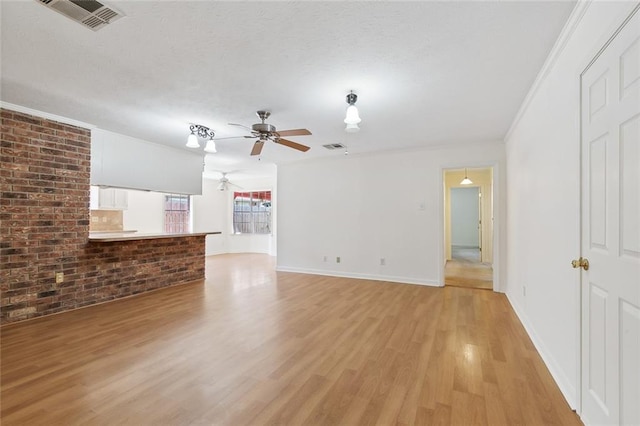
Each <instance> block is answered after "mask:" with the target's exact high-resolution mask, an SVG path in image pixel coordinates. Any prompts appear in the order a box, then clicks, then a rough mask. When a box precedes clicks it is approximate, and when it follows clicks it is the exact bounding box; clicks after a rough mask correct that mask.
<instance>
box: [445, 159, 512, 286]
mask: <svg viewBox="0 0 640 426" xmlns="http://www.w3.org/2000/svg"><path fill="white" fill-rule="evenodd" d="M452 164H454V163H452ZM464 167H467V168H487V169H491V170H492V179H491V191H492V193H493V194H492V195H493V197H492V198H493V203H492V206H491V208H492V211H493V226H492V228H493V235H492V245H493V247H492V252H493V254H492V257H493V260H492V262H491V266H492V269H493V276H492V279H493V288H492V290H493V291H494V292H496V293H504V292H505V288H506V286H503V285H502V282H501V281H500V280H501V278H500V264H501V255H500V254H501V252H500V235H501V234H500V228H501V226H502V225H501V221H502V220H503V218H502V216H501V215H500V206H501V203H502V201H501V197H502V193H501V192H500V189H499V188H500V161H495V162H491V163H483V162H477V163H475V162H466V163H464V164H462V165H459V164H458V163H455V165H441V166H440V178H439V181H438V184H439V186H440V200H439V202H438V208H439V211H440V212H439V215H438V220H439V226H440V231H441V232H440V237H441V241H440V246H439V248H438V263H439V265H440V269H439V271H438V280H439V282H440V284H439V286H444V275H445V266H446V263H447V262H446V259H445V255H444V252H445V248H444V245H445V244H444V243H445V233H446V229H445V223H444V222H445V217H444V194H445V190H446V188H445V181H444V173H445V172H446V171H448V170H456V169H462V168H464ZM505 220H506V219H505Z"/></svg>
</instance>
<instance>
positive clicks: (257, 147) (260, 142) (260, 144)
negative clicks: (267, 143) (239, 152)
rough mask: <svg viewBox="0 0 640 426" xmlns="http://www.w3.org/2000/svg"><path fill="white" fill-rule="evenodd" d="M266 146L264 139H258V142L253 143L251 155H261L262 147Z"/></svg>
mask: <svg viewBox="0 0 640 426" xmlns="http://www.w3.org/2000/svg"><path fill="white" fill-rule="evenodd" d="M263 147H264V141H263V140H257V141H256V143H254V144H253V149H252V150H251V155H260V153H261V152H262V148H263Z"/></svg>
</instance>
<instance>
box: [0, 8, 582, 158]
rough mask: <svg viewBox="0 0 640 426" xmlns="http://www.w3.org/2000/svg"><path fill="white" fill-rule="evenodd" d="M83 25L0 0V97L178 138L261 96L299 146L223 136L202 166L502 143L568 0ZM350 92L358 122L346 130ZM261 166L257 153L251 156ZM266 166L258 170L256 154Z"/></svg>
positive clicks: (158, 138)
mask: <svg viewBox="0 0 640 426" xmlns="http://www.w3.org/2000/svg"><path fill="white" fill-rule="evenodd" d="M104 3H105V4H107V5H108V6H111V7H112V8H115V9H117V10H119V11H121V12H123V13H124V14H125V15H126V17H124V18H122V19H120V20H118V21H115V22H114V23H112V24H111V25H109V26H107V27H105V28H103V29H101V30H99V31H97V32H93V31H91V30H89V29H87V28H85V27H83V26H81V25H80V24H77V23H75V22H73V21H71V20H69V19H68V18H66V17H64V16H62V15H60V14H58V13H55V12H54V11H52V10H50V9H48V8H47V7H45V6H43V5H41V4H40V3H39V2H38V1H34V0H21V1H7V0H2V1H0V7H1V10H0V12H1V19H2V21H1V24H2V27H1V31H2V32H1V35H2V50H1V59H2V68H1V72H2V86H1V89H2V91H1V92H0V95H1V99H2V101H4V102H9V103H13V104H17V105H21V106H25V107H28V108H33V109H36V110H39V111H44V112H48V113H51V114H57V115H60V116H64V117H68V118H72V119H75V120H79V121H83V122H86V123H91V124H94V125H96V126H97V127H100V128H102V129H105V130H110V131H114V132H118V133H122V134H126V135H129V136H133V137H137V138H141V139H145V140H148V141H151V142H157V143H161V144H166V145H170V146H174V147H178V148H181V149H188V148H184V144H185V142H186V137H187V135H188V133H189V132H188V126H189V123H197V124H202V125H205V126H208V127H210V128H211V129H213V130H214V131H215V132H216V135H217V136H218V137H226V136H235V135H244V134H245V133H244V131H243V130H242V129H241V128H237V127H233V126H229V125H228V124H227V123H230V122H235V123H243V124H246V125H251V124H252V123H256V122H258V120H257V117H256V116H255V111H256V110H258V109H268V110H270V111H271V112H272V116H271V118H270V119H269V121H268V122H270V123H271V124H274V125H275V126H276V127H277V128H278V129H281V130H282V129H290V128H300V127H302V128H307V129H309V130H310V131H311V132H312V133H313V136H300V137H291V138H290V139H292V140H294V141H296V142H299V143H303V144H306V145H309V146H311V150H310V151H308V152H306V153H301V152H298V151H295V150H292V149H290V148H286V147H283V146H279V145H275V144H269V145H267V146H265V148H264V150H263V153H262V156H261V161H260V163H259V162H258V159H257V158H256V157H250V156H249V152H250V150H251V146H252V145H253V140H250V139H231V140H221V141H220V142H219V143H218V151H219V153H218V154H216V155H215V156H208V157H207V161H206V163H207V168H209V169H210V170H232V169H241V168H246V167H250V166H251V165H259V164H265V163H271V162H275V163H281V162H288V161H297V160H300V159H306V158H313V157H319V156H339V155H342V152H340V151H338V152H336V151H329V150H326V149H324V148H322V145H323V144H327V143H336V142H339V143H344V144H346V145H348V147H349V152H350V153H364V152H371V151H380V150H391V149H403V148H414V147H421V146H428V145H442V144H462V143H473V142H483V141H494V140H502V139H503V137H504V135H505V133H506V132H507V130H508V128H509V126H510V124H511V122H512V120H513V118H514V117H515V115H516V112H517V110H518V108H519V107H520V104H521V103H522V101H523V99H524V97H525V95H526V93H527V91H528V89H529V88H530V86H531V84H532V83H533V80H534V79H535V77H536V75H537V73H538V71H539V70H540V68H541V66H542V64H543V63H544V60H545V58H546V56H547V54H548V53H549V51H550V49H551V47H552V46H553V43H554V42H555V40H556V38H557V36H558V35H559V33H560V30H561V29H562V26H563V25H564V22H565V21H566V20H567V18H568V16H569V14H570V12H571V10H572V8H573V6H574V4H575V3H574V2H566V1H564V2H549V1H545V2H334V1H332V2H290V1H286V2H285V1H282V2H213V1H153V2H152V1H114V0H108V1H105V2H104ZM349 90H353V91H355V92H356V93H357V94H358V97H359V99H358V103H357V106H358V108H359V110H360V116H361V117H362V123H361V131H360V132H359V133H356V134H348V133H346V132H345V131H344V123H343V122H342V120H343V119H344V113H345V109H346V106H347V104H346V102H345V95H346V94H347V93H348V92H349ZM261 167H263V166H261ZM263 168H264V167H263Z"/></svg>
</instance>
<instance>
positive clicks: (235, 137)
mask: <svg viewBox="0 0 640 426" xmlns="http://www.w3.org/2000/svg"><path fill="white" fill-rule="evenodd" d="M249 137H251V138H252V137H253V136H227V137H224V138H213V140H216V141H221V140H223V139H242V138H249Z"/></svg>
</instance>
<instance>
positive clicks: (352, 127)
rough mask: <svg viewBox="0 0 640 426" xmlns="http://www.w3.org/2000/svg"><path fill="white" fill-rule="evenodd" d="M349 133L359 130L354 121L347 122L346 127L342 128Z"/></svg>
mask: <svg viewBox="0 0 640 426" xmlns="http://www.w3.org/2000/svg"><path fill="white" fill-rule="evenodd" d="M344 130H345V131H347V132H349V133H355V132H358V131H359V130H360V127H358V125H357V124H356V123H347V127H345V128H344Z"/></svg>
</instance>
